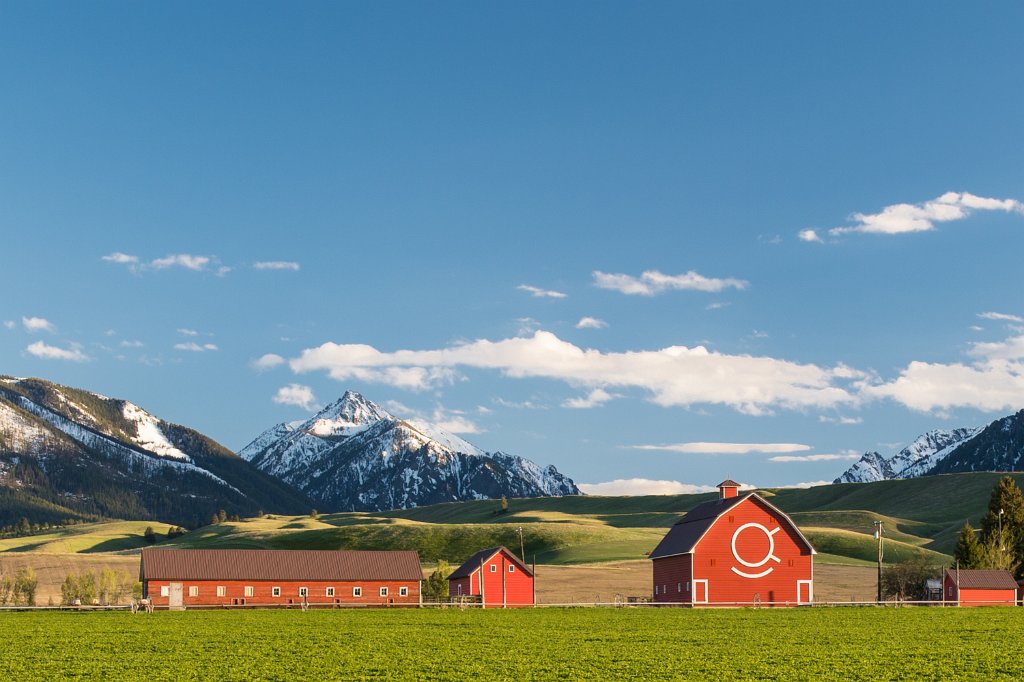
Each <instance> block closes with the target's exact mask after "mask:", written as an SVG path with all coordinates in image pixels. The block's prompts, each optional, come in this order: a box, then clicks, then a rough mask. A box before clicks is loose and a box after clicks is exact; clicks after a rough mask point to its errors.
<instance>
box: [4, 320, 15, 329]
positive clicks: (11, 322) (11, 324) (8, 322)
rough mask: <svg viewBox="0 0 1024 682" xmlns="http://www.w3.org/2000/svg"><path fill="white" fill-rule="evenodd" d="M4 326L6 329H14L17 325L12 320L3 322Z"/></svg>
mask: <svg viewBox="0 0 1024 682" xmlns="http://www.w3.org/2000/svg"><path fill="white" fill-rule="evenodd" d="M4 326H5V327H7V328H8V329H14V328H15V327H17V326H18V323H17V322H15V321H14V320H4Z"/></svg>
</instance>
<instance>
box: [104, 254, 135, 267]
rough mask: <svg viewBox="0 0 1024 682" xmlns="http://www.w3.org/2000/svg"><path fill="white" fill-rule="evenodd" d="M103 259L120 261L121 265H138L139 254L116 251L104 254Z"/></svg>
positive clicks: (113, 261) (114, 261)
mask: <svg viewBox="0 0 1024 682" xmlns="http://www.w3.org/2000/svg"><path fill="white" fill-rule="evenodd" d="M102 260H105V261H107V262H108V263H119V264H121V265H138V263H139V257H138V256H130V255H128V254H127V253H121V252H120V251H115V252H114V253H112V254H110V255H108V256H103V258H102Z"/></svg>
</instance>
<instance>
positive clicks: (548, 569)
mask: <svg viewBox="0 0 1024 682" xmlns="http://www.w3.org/2000/svg"><path fill="white" fill-rule="evenodd" d="M25 566H32V567H33V568H34V569H35V571H36V573H37V575H38V577H39V591H38V596H37V603H38V604H39V605H45V604H46V603H47V602H48V600H49V599H50V598H51V597H52V598H53V601H54V603H59V602H60V585H61V583H62V582H63V581H64V576H66V575H67V574H68V573H80V572H82V571H97V572H98V571H99V570H101V569H103V568H111V569H114V570H115V571H126V572H128V573H129V574H130V575H131V576H132V577H133V578H134V577H135V576H137V575H138V573H139V557H138V556H124V555H118V554H36V553H27V552H0V574H3V575H13V574H14V572H15V571H17V570H19V569H20V568H23V567H25ZM430 570H431V569H427V570H425V571H424V573H426V574H427V575H429V574H430ZM650 594H651V564H650V562H649V561H623V562H617V563H608V564H590V565H582V566H579V565H577V566H538V567H537V600H538V602H540V603H542V604H572V603H578V602H591V603H593V602H594V601H598V600H600V601H604V602H613V601H615V596H616V595H622V596H623V597H630V596H636V597H650ZM874 597H875V569H874V568H871V567H868V566H830V565H821V566H815V567H814V600H815V601H817V602H823V601H867V600H871V599H874Z"/></svg>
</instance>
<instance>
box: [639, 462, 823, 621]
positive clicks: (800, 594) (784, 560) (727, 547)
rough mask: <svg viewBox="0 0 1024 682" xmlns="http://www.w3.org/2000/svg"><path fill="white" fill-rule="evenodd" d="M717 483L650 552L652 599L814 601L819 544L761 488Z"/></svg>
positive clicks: (716, 603)
mask: <svg viewBox="0 0 1024 682" xmlns="http://www.w3.org/2000/svg"><path fill="white" fill-rule="evenodd" d="M739 488H740V485H739V484H738V483H736V482H735V481H731V480H726V481H723V482H722V483H720V484H719V485H718V490H719V497H718V499H717V500H712V501H710V502H705V503H703V504H700V505H697V506H696V507H694V508H693V509H691V510H690V511H689V512H688V513H687V514H686V515H685V516H683V517H682V518H681V519H679V521H677V522H676V524H675V525H674V526H672V529H671V530H670V531H669V532H668V535H666V536H665V537H664V539H662V541H661V542H660V543H659V544H658V546H657V547H656V548H655V549H654V551H653V552H651V554H650V558H651V560H652V564H653V573H654V601H655V602H656V603H661V604H678V605H682V606H747V605H752V604H761V605H764V606H797V605H801V604H810V603H811V602H812V601H813V599H814V560H813V557H814V554H815V551H814V547H812V546H811V543H810V542H809V541H808V540H807V538H806V537H804V535H803V533H801V532H800V529H799V528H797V527H796V524H794V523H793V521H792V520H791V519H790V518H789V517H788V516H786V515H785V514H784V513H782V511H781V510H779V508H778V507H776V506H775V505H773V504H771V503H770V502H768V501H767V500H765V499H764V498H763V497H761V496H760V495H758V494H757V493H753V492H751V493H745V494H743V495H740V494H739Z"/></svg>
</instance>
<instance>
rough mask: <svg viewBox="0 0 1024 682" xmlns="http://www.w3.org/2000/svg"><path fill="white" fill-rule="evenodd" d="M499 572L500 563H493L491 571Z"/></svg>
mask: <svg viewBox="0 0 1024 682" xmlns="http://www.w3.org/2000/svg"><path fill="white" fill-rule="evenodd" d="M497 572H498V564H491V573H497Z"/></svg>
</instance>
